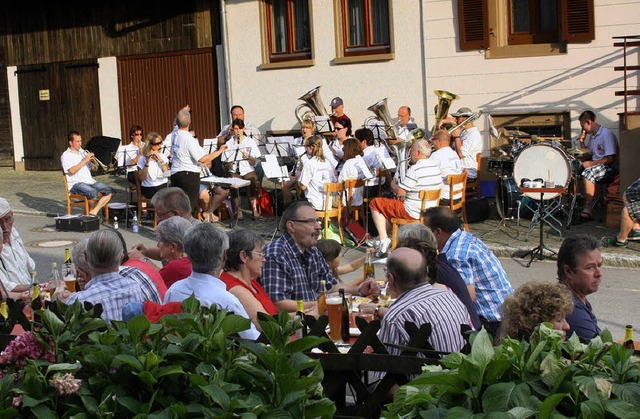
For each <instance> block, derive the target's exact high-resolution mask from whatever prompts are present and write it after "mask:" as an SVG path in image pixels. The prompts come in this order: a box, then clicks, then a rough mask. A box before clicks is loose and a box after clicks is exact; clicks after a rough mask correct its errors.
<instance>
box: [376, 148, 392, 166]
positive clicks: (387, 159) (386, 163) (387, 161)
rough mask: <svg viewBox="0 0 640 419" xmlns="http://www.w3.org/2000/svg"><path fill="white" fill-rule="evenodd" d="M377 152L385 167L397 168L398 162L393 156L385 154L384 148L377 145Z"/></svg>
mask: <svg viewBox="0 0 640 419" xmlns="http://www.w3.org/2000/svg"><path fill="white" fill-rule="evenodd" d="M376 154H377V156H378V161H380V162H381V163H382V165H383V166H384V168H385V169H388V170H392V169H395V168H396V162H394V161H393V159H392V158H391V156H385V155H384V148H382V147H377V148H376Z"/></svg>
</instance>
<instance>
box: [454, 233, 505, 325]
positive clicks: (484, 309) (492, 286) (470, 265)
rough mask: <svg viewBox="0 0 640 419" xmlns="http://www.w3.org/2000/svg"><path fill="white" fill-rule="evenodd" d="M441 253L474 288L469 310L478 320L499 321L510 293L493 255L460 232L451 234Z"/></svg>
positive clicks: (470, 237) (500, 268) (474, 239)
mask: <svg viewBox="0 0 640 419" xmlns="http://www.w3.org/2000/svg"><path fill="white" fill-rule="evenodd" d="M442 253H444V254H445V255H446V256H447V260H448V261H449V263H450V264H451V266H453V267H454V268H455V269H456V270H457V271H458V272H459V273H460V276H461V277H462V279H463V280H464V282H465V283H466V284H467V285H473V286H475V289H476V299H475V300H474V301H473V306H474V308H475V310H476V312H477V313H478V316H480V317H484V318H485V319H486V320H488V321H492V322H496V321H501V319H502V315H501V313H500V309H501V307H502V302H503V301H504V299H505V297H507V296H508V295H510V294H512V293H513V288H512V287H511V283H510V282H509V278H508V277H507V273H506V272H505V271H504V269H503V268H502V264H501V263H500V261H499V260H498V258H497V257H496V255H494V254H493V252H492V251H491V250H490V249H489V248H488V247H487V245H486V244H484V243H483V242H482V241H481V240H480V239H478V238H477V237H474V236H473V235H472V234H471V233H467V232H466V231H462V230H456V231H455V232H453V234H451V237H449V240H447V243H446V244H445V245H444V247H443V248H442Z"/></svg>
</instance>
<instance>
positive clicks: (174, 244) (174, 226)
mask: <svg viewBox="0 0 640 419" xmlns="http://www.w3.org/2000/svg"><path fill="white" fill-rule="evenodd" d="M191 227H192V225H191V223H190V222H189V221H187V220H185V219H184V218H182V217H171V218H167V219H166V220H164V221H162V222H161V223H160V224H158V227H156V237H157V238H158V249H160V258H161V259H163V260H167V261H168V262H167V263H166V264H165V265H164V266H163V267H162V269H160V276H161V277H162V280H163V281H164V284H165V285H166V286H167V288H168V287H170V286H171V285H173V284H174V283H175V282H177V281H179V280H181V279H185V278H186V277H188V276H189V275H191V262H189V258H188V257H187V255H186V254H185V253H184V243H183V241H184V235H185V234H186V233H187V231H188V230H189V229H190V228H191Z"/></svg>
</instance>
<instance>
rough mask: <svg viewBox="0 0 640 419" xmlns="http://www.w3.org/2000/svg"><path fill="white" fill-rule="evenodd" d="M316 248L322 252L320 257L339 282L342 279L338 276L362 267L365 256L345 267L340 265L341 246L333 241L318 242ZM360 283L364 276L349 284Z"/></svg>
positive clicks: (323, 240)
mask: <svg viewBox="0 0 640 419" xmlns="http://www.w3.org/2000/svg"><path fill="white" fill-rule="evenodd" d="M316 246H317V247H318V250H320V252H322V256H323V257H324V260H325V261H326V262H327V265H329V269H330V270H331V273H332V274H333V276H335V277H336V279H337V280H338V281H340V282H343V281H342V279H340V275H346V274H348V273H351V272H354V271H356V270H358V269H360V268H362V267H363V266H364V260H365V256H362V257H360V258H358V259H356V260H354V261H353V262H349V263H347V264H346V265H340V262H341V261H342V256H341V255H340V253H342V246H341V245H340V243H338V242H337V241H335V240H332V239H322V240H318V244H317V245H316ZM362 282H364V276H363V277H361V278H359V279H356V280H354V281H350V282H349V283H350V284H352V285H360V284H361V283H362Z"/></svg>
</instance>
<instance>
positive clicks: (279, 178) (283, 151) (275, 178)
mask: <svg viewBox="0 0 640 419" xmlns="http://www.w3.org/2000/svg"><path fill="white" fill-rule="evenodd" d="M273 144H274V148H273V150H271V153H270V154H269V155H271V156H273V151H275V152H276V153H275V156H276V164H278V167H279V172H278V173H276V171H275V168H273V167H272V166H271V165H266V168H267V170H265V173H264V174H265V176H266V177H267V179H269V180H271V181H272V182H273V183H274V188H273V190H274V200H275V203H274V205H275V207H274V218H275V222H276V226H275V228H274V229H273V232H272V233H271V241H273V239H274V238H275V237H276V234H277V233H278V232H279V231H280V225H279V223H278V185H279V184H280V183H282V182H283V181H284V179H285V178H286V177H288V173H287V168H286V166H280V165H279V163H278V158H279V157H280V158H282V157H285V156H287V157H288V156H289V149H288V147H289V146H290V144H289V142H288V141H287V142H286V143H285V142H281V143H278V142H277V141H276V142H274V143H273ZM278 145H280V147H278ZM285 145H286V146H287V148H285V147H284V146H285ZM267 151H269V149H268V148H267ZM265 158H266V156H265ZM262 167H263V169H264V168H265V165H264V164H263V165H262ZM270 169H274V170H273V172H272V171H271V170H270ZM267 172H269V173H267Z"/></svg>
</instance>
